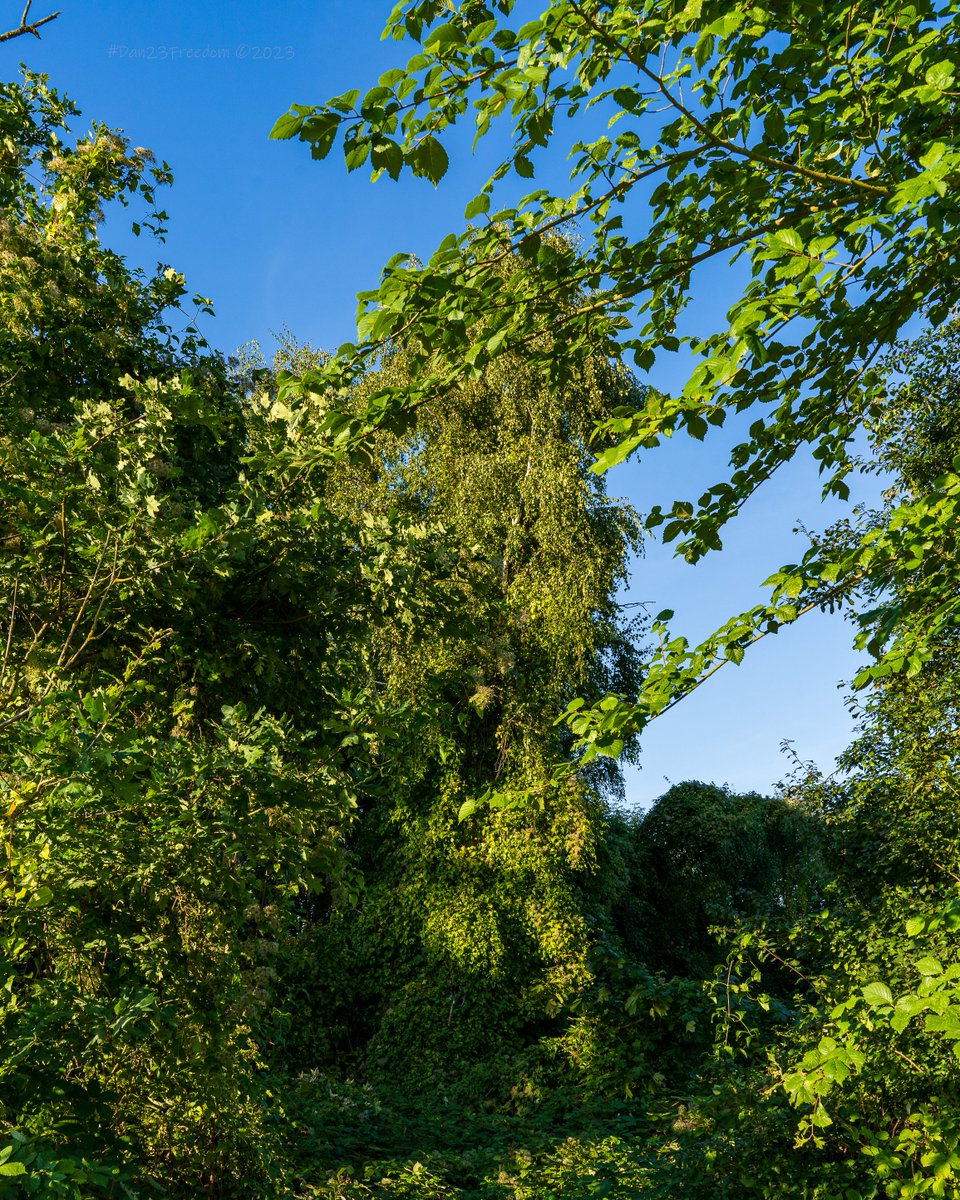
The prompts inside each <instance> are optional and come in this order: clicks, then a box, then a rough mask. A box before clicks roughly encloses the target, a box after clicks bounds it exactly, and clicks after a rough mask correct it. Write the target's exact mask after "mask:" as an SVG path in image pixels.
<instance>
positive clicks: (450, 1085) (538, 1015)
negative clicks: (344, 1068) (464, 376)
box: [280, 260, 640, 1104]
mask: <svg viewBox="0 0 960 1200" xmlns="http://www.w3.org/2000/svg"><path fill="white" fill-rule="evenodd" d="M525 269H526V266H525V263H524V262H523V261H522V260H521V261H518V262H515V263H514V262H511V263H509V264H506V265H505V266H504V267H503V268H502V273H503V275H504V279H505V282H508V281H509V279H510V277H511V276H512V274H514V273H517V272H522V271H524V270H525ZM415 353H416V347H415V346H407V345H402V346H396V347H394V348H392V349H391V351H390V352H389V353H388V354H386V355H385V356H384V358H383V360H382V362H381V364H380V366H379V368H378V370H377V371H376V372H371V373H370V374H369V375H368V376H366V377H364V378H363V379H362V380H360V381H359V382H358V384H357V387H356V389H355V392H354V395H353V396H352V397H351V402H350V403H351V406H352V409H353V410H354V411H358V412H362V411H363V409H364V407H365V406H366V404H367V403H368V397H369V396H370V394H372V393H375V392H376V391H377V390H379V389H381V388H382V387H384V386H385V385H387V386H391V387H398V388H399V387H402V386H404V384H405V382H406V381H407V379H408V378H409V371H410V366H409V363H410V359H411V357H413V356H414V355H415ZM306 357H307V356H306V355H305V352H304V351H303V350H302V349H299V350H298V349H297V348H296V347H288V348H287V350H286V352H285V354H284V356H283V358H282V360H281V363H280V365H281V366H287V367H289V366H290V365H294V366H297V367H299V368H300V369H302V368H303V367H304V366H307V365H308V363H307V362H306ZM317 358H318V356H316V355H315V356H314V361H317ZM631 387H632V380H631V379H630V377H629V376H627V375H626V374H625V373H623V372H620V371H617V370H615V369H614V368H613V367H611V365H610V364H609V363H608V362H607V361H606V360H605V359H603V358H602V357H598V358H597V359H595V360H593V361H592V362H590V363H589V364H588V370H587V371H585V372H584V375H583V377H582V379H581V380H580V381H579V383H578V385H576V386H573V385H571V386H569V387H567V388H566V389H565V390H564V391H562V392H556V391H552V390H549V389H547V388H545V387H544V386H543V384H542V380H541V379H540V378H539V377H538V376H537V375H536V374H535V373H533V372H530V371H529V370H528V368H527V365H526V363H525V362H524V361H523V360H522V359H521V358H518V357H514V356H506V357H504V358H502V359H500V360H498V361H497V362H496V363H494V364H491V366H490V367H489V368H488V369H487V370H486V371H484V372H483V373H482V374H481V375H480V376H479V377H478V378H477V379H476V380H473V381H471V382H470V383H469V384H467V385H465V386H463V387H461V388H460V389H458V391H457V393H456V394H455V395H454V394H452V393H451V394H450V395H448V396H446V397H444V398H438V399H437V400H435V401H434V402H433V403H431V404H430V405H427V406H424V407H423V408H422V409H421V410H420V412H419V413H418V414H417V420H416V422H415V423H414V424H413V426H412V427H411V428H409V429H408V430H406V431H405V432H403V433H402V434H395V433H391V432H388V431H386V430H382V429H381V430H379V431H378V432H376V433H375V434H373V435H371V436H370V438H369V439H368V440H367V443H366V445H365V454H364V456H363V458H362V460H358V461H348V460H344V461H342V462H341V463H339V464H338V465H337V466H336V467H335V468H333V469H332V470H330V472H329V474H328V477H327V487H326V499H327V503H328V504H329V505H330V508H331V510H332V511H333V512H334V513H336V514H338V515H339V516H340V517H341V518H343V519H346V520H347V521H348V522H354V521H359V520H360V519H361V516H362V515H363V514H366V516H367V518H368V519H369V518H370V517H374V516H379V517H380V518H383V517H385V516H386V514H388V513H390V512H395V513H399V514H400V516H401V518H402V519H404V520H409V521H413V522H418V523H422V524H423V525H425V526H427V527H430V528H436V529H437V531H438V533H437V536H438V537H439V538H440V539H441V540H442V541H444V542H446V543H447V544H449V545H455V546H461V547H463V548H464V553H465V554H467V553H468V554H469V558H470V561H471V568H472V582H471V586H470V587H469V588H465V589H463V590H461V591H460V592H459V594H458V596H457V608H458V611H457V617H456V620H455V621H449V622H447V623H446V625H445V626H437V627H436V628H435V629H434V630H432V631H430V632H427V633H425V634H424V635H423V636H421V637H420V638H419V639H418V640H417V641H416V643H415V644H411V643H410V641H409V638H407V637H405V636H404V634H403V623H402V614H398V619H397V620H396V621H394V622H388V623H385V624H383V625H382V626H381V627H380V628H379V629H378V630H377V632H376V634H375V636H374V639H373V644H372V648H371V649H372V654H373V662H374V663H375V670H376V676H377V678H378V680H380V681H381V683H382V686H383V688H384V694H385V696H386V697H388V698H389V699H390V700H391V702H392V703H394V704H398V705H400V704H403V705H408V706H409V707H410V708H412V709H414V710H416V711H417V712H418V713H419V714H420V718H421V719H420V723H419V725H418V726H417V727H416V730H415V733H414V734H413V736H414V737H415V739H416V752H415V753H413V752H411V753H410V756H409V760H408V761H409V770H408V772H407V774H406V778H405V779H404V781H403V782H400V781H396V782H395V783H394V786H393V789H392V791H391V793H390V794H389V796H381V797H378V798H374V799H372V801H371V803H370V804H369V806H362V811H361V815H360V819H359V821H358V823H357V826H356V827H355V829H354V830H353V831H352V832H351V835H350V838H349V854H350V857H351V861H352V863H353V864H354V866H355V867H356V868H357V870H358V871H359V872H360V873H361V874H362V877H363V879H364V881H365V882H364V886H363V889H362V893H361V894H360V896H359V897H358V901H357V903H356V905H355V906H354V907H352V908H351V907H343V906H341V907H340V908H339V909H337V908H336V907H334V908H329V909H325V910H323V911H321V912H318V913H317V914H316V917H317V920H316V924H315V926H314V929H313V932H312V934H309V933H308V934H306V935H305V937H304V939H303V942H302V944H301V945H300V946H299V947H298V952H299V954H300V957H298V958H297V959H296V961H295V962H294V963H293V964H291V967H290V970H289V975H290V979H291V984H292V986H294V987H296V988H297V990H298V994H299V993H306V994H307V995H309V994H310V993H311V992H312V993H313V995H312V1002H313V1004H314V1006H315V1009H316V1011H317V1012H318V1016H317V1019H316V1021H314V1022H309V1021H307V1022H303V1023H302V1029H303V1032H304V1034H306V1035H307V1036H308V1037H309V1038H310V1041H309V1043H308V1045H307V1046H306V1047H304V1046H302V1045H301V1046H299V1047H296V1048H295V1049H294V1051H293V1053H294V1054H295V1055H298V1056H299V1057H300V1059H301V1061H303V1059H304V1058H306V1060H307V1061H310V1062H314V1063H316V1064H317V1065H322V1066H324V1068H325V1069H331V1068H332V1069H336V1068H337V1067H338V1065H339V1064H340V1063H341V1061H342V1059H343V1058H344V1056H345V1055H348V1054H350V1048H352V1055H351V1057H350V1059H349V1061H354V1062H358V1064H359V1066H360V1068H361V1069H362V1071H363V1072H364V1076H365V1077H366V1078H368V1079H375V1080H379V1081H381V1082H383V1081H386V1082H388V1083H389V1084H391V1085H393V1086H396V1085H397V1084H398V1083H399V1082H400V1081H406V1083H407V1085H408V1087H410V1088H411V1090H415V1089H420V1088H422V1086H423V1081H424V1080H425V1079H431V1080H432V1081H433V1085H434V1086H435V1087H436V1088H438V1089H440V1090H441V1092H442V1094H443V1095H445V1096H450V1095H453V1094H456V1095H457V1096H459V1097H460V1098H461V1099H462V1100H463V1101H464V1102H465V1103H472V1104H475V1103H476V1102H477V1099H478V1096H483V1095H484V1094H486V1095H488V1096H492V1095H496V1094H499V1093H500V1092H501V1091H503V1092H505V1091H506V1090H508V1089H509V1087H510V1086H512V1085H514V1084H516V1082H517V1074H518V1066H517V1062H518V1053H520V1052H527V1051H529V1050H530V1047H531V1045H535V1044H536V1042H537V1040H538V1038H542V1037H544V1036H546V1035H547V1034H549V1035H551V1036H557V1035H558V1034H562V1031H563V1028H564V1022H565V1020H566V1019H567V1017H568V1011H569V1006H570V1004H571V1002H572V1001H573V1000H574V999H575V998H576V997H577V996H578V995H579V993H580V992H582V991H583V989H584V988H585V986H586V985H587V984H588V983H589V981H590V967H589V952H590V945H591V941H592V940H593V939H592V935H591V933H590V929H589V928H588V924H587V919H586V917H587V908H588V905H587V904H586V903H585V901H584V896H583V890H584V881H585V880H586V879H587V878H588V877H589V875H590V873H591V871H592V870H594V869H595V858H596V845H597V842H598V841H599V839H600V838H601V837H602V835H603V796H604V795H605V794H606V793H608V792H609V791H610V790H611V788H612V787H613V788H615V787H616V784H617V782H618V777H617V775H616V773H615V772H611V771H610V770H608V769H605V768H603V767H602V766H601V764H600V763H597V764H595V768H594V770H593V771H592V772H591V773H588V774H587V776H586V778H585V779H584V780H580V781H570V780H567V779H566V778H563V779H561V780H560V781H559V782H558V783H556V784H549V783H548V784H547V785H546V786H545V785H544V775H545V774H546V775H548V776H549V773H550V770H551V768H552V766H553V764H554V762H555V761H557V760H558V759H563V758H566V757H569V753H570V738H569V735H568V734H567V733H566V731H565V730H563V729H561V728H559V727H558V726H557V724H556V714H557V712H558V711H559V710H560V709H562V708H563V706H564V705H565V704H566V703H567V702H568V701H569V700H570V699H572V698H573V697H574V696H575V695H578V694H587V695H591V696H594V697H598V696H601V695H603V693H604V692H605V690H606V689H607V688H609V687H611V686H613V687H620V688H630V687H635V686H636V684H637V681H638V655H637V651H636V649H635V646H634V642H635V639H636V637H637V635H638V634H639V632H640V629H639V623H638V622H636V621H629V620H627V619H625V617H624V613H623V611H622V610H621V608H620V607H619V605H618V604H617V602H616V600H615V593H616V588H617V586H618V584H619V582H620V581H621V580H622V578H623V576H624V573H625V569H626V560H627V556H628V554H629V552H630V551H631V550H636V549H637V548H638V537H639V528H638V526H637V522H636V519H635V517H634V515H633V514H632V512H631V511H630V509H629V508H628V507H626V506H625V505H623V504H622V503H620V502H618V501H616V500H614V499H612V498H610V497H608V496H607V495H606V491H605V488H604V486H603V483H602V481H601V480H599V479H598V478H597V477H595V476H591V475H590V474H589V472H588V470H587V467H588V466H589V462H590V454H589V450H588V448H587V438H588V436H589V433H590V431H591V430H592V428H593V425H594V423H595V422H596V421H597V420H598V419H599V418H600V417H601V416H602V415H603V414H604V413H605V412H608V411H610V409H611V408H613V407H614V406H615V405H617V404H618V403H620V402H621V401H622V400H623V398H624V397H625V396H626V395H629V392H630V389H631ZM326 403H328V400H327V399H326V398H324V399H322V400H320V401H318V404H319V405H320V411H318V413H317V417H318V419H319V420H322V417H323V413H322V407H323V405H325V404H326ZM610 765H612V764H610ZM497 790H506V791H509V792H511V793H517V794H522V795H524V796H525V797H526V798H527V799H528V800H529V803H526V804H523V805H520V806H513V807H511V808H505V807H504V806H503V803H502V800H501V799H500V798H499V797H498V796H496V795H494V793H495V792H496V791H497ZM305 980H311V981H312V983H311V984H309V985H305V982H304V981H305ZM306 1002H307V1003H309V1002H310V1001H309V1000H307V1001H306ZM311 1030H315V1032H313V1033H311ZM295 1045H296V1044H295ZM481 1078H482V1082H479V1080H480V1079H481ZM414 1085H415V1089H414Z"/></svg>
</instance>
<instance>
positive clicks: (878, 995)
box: [863, 982, 893, 1008]
mask: <svg viewBox="0 0 960 1200" xmlns="http://www.w3.org/2000/svg"><path fill="white" fill-rule="evenodd" d="M863 998H864V1000H866V1002H867V1003H868V1004H869V1005H870V1007H871V1008H877V1007H878V1006H879V1005H881V1004H893V993H892V992H891V991H890V989H889V988H888V987H887V985H886V984H885V983H879V982H877V983H868V984H867V986H866V987H865V988H864V989H863Z"/></svg>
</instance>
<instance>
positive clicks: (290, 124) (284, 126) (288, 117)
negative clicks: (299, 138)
mask: <svg viewBox="0 0 960 1200" xmlns="http://www.w3.org/2000/svg"><path fill="white" fill-rule="evenodd" d="M302 126H303V117H302V116H301V115H300V114H299V113H284V114H283V116H282V117H278V118H277V120H276V121H275V122H274V125H273V128H272V129H271V130H270V135H269V136H270V137H272V138H276V139H277V140H278V141H285V140H286V139H287V138H292V137H296V135H297V134H298V133H299V132H300V129H301V127H302Z"/></svg>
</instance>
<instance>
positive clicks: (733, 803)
mask: <svg viewBox="0 0 960 1200" xmlns="http://www.w3.org/2000/svg"><path fill="white" fill-rule="evenodd" d="M630 833H631V837H630V843H631V844H630V850H629V855H630V860H631V861H630V867H631V870H630V876H631V879H630V885H629V887H628V889H627V890H626V892H625V895H624V897H623V899H622V900H621V901H620V904H619V905H618V913H617V916H618V922H617V924H618V926H619V928H620V930H621V932H622V936H623V938H624V942H625V944H626V945H627V947H628V948H629V949H630V951H631V952H632V953H633V954H634V955H635V957H636V958H637V959H639V960H640V961H642V962H643V963H645V965H646V966H647V967H648V968H649V969H650V970H654V971H663V972H665V973H666V974H668V975H682V976H687V977H689V978H696V979H708V978H709V977H710V976H711V975H712V974H713V971H714V968H715V966H716V964H717V962H718V961H719V960H720V959H721V958H722V957H723V952H724V951H723V947H724V941H723V937H724V935H728V934H729V932H730V930H731V929H735V928H737V927H738V926H742V925H743V924H744V923H745V922H746V923H749V922H751V921H755V920H756V919H758V918H760V917H761V916H765V915H766V916H777V917H784V916H786V917H794V918H795V917H796V916H797V915H799V914H800V913H802V912H804V911H805V910H806V909H807V907H808V906H809V902H810V898H811V896H812V895H815V894H816V890H817V887H818V885H822V884H823V883H824V882H825V881H826V872H825V870H824V867H823V864H822V862H821V841H822V830H821V829H820V826H819V822H817V821H816V820H814V819H812V818H811V817H810V816H808V815H807V814H805V813H804V812H803V811H802V810H801V809H800V808H799V807H798V806H796V805H792V804H789V803H787V802H786V801H784V800H783V799H780V798H774V797H767V796H760V795H758V794H757V793H755V792H752V793H746V794H744V795H738V794H736V793H734V792H731V791H730V790H729V789H728V788H722V787H718V786H716V785H714V784H706V783H697V782H687V783H679V784H675V785H674V786H673V787H671V788H670V789H669V790H668V791H667V792H665V793H664V795H662V796H660V797H659V798H658V799H657V800H656V801H655V802H654V804H653V806H652V807H651V808H650V809H649V811H648V812H646V813H645V814H644V815H643V816H642V817H640V818H639V819H637V820H636V821H635V822H634V823H633V828H632V829H631V830H630ZM711 928H713V929H714V931H715V932H711Z"/></svg>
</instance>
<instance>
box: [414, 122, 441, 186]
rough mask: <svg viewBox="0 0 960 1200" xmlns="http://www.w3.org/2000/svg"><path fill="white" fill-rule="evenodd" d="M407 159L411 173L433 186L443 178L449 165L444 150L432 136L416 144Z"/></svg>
mask: <svg viewBox="0 0 960 1200" xmlns="http://www.w3.org/2000/svg"><path fill="white" fill-rule="evenodd" d="M408 157H409V161H410V165H411V167H412V168H413V173H414V174H415V175H420V176H423V177H424V178H426V179H429V180H430V182H431V183H432V184H433V185H434V186H436V185H437V184H438V183H439V182H440V180H441V179H442V178H443V177H444V175H445V174H446V172H447V167H448V166H449V165H450V160H449V159H448V158H447V152H446V150H444V148H443V146H442V145H441V144H440V143H439V142H438V141H437V139H436V138H435V137H434V136H433V134H430V135H428V136H427V137H425V138H423V139H422V141H420V142H418V143H417V145H416V147H415V148H414V149H413V151H412V152H411V153H410V155H409V156H408Z"/></svg>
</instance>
